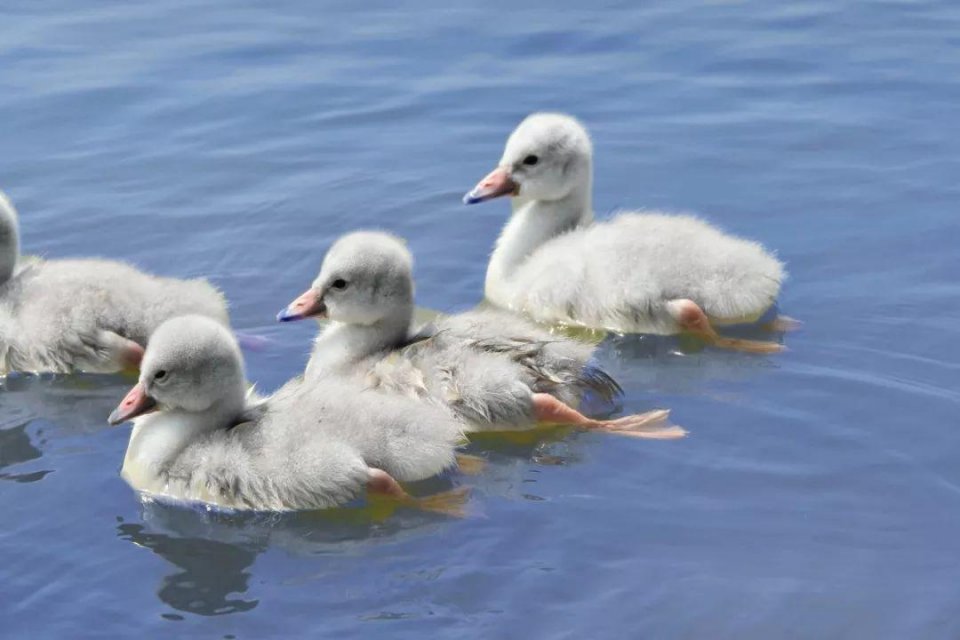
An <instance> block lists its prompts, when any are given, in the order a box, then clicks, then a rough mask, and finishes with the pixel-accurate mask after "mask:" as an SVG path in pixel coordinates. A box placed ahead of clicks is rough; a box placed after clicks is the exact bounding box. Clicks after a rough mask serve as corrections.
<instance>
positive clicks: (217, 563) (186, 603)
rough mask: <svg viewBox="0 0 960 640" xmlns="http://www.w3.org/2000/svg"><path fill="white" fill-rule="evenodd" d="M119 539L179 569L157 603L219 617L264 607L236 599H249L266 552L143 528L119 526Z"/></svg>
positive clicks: (168, 578) (169, 577) (160, 591)
mask: <svg viewBox="0 0 960 640" xmlns="http://www.w3.org/2000/svg"><path fill="white" fill-rule="evenodd" d="M117 536H118V537H120V538H121V539H123V540H128V541H130V542H132V543H134V544H135V545H137V546H139V547H144V548H146V549H150V550H151V551H153V552H154V553H156V554H157V555H159V556H161V557H163V558H164V559H165V560H166V561H168V562H170V563H171V564H173V565H174V566H176V567H177V569H178V570H177V571H174V572H173V573H170V574H168V575H166V576H164V577H163V578H162V580H161V584H160V588H159V589H158V590H157V597H159V598H160V600H162V601H163V602H165V603H166V604H168V605H170V606H171V607H173V608H174V609H177V610H178V611H185V612H187V613H195V614H198V615H202V616H218V615H224V614H228V613H237V612H241V611H249V610H250V609H253V608H254V607H256V606H257V604H258V603H259V601H258V600H255V599H251V600H245V599H243V598H241V597H231V595H232V594H244V593H246V591H247V588H248V586H249V585H248V582H249V580H250V572H249V571H248V570H249V568H250V567H251V565H253V561H254V559H255V558H256V557H257V553H258V552H259V551H260V549H257V548H255V547H253V546H243V545H236V544H230V543H225V542H217V541H215V540H205V539H203V538H193V537H190V538H178V537H174V536H169V535H166V534H163V533H151V532H150V531H148V530H147V528H146V527H145V526H144V525H140V524H120V525H118V526H117Z"/></svg>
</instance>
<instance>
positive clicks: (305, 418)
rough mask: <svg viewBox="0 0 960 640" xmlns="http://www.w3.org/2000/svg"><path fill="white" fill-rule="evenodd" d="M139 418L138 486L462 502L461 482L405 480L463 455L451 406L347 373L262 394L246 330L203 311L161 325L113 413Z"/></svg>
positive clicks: (250, 499) (190, 492)
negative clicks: (370, 385) (446, 485)
mask: <svg viewBox="0 0 960 640" xmlns="http://www.w3.org/2000/svg"><path fill="white" fill-rule="evenodd" d="M130 419H133V420H134V427H133V432H132V434H131V436H130V443H129V445H128V447H127V453H126V456H125V458H124V462H123V469H122V475H123V477H124V479H126V481H127V482H128V483H129V484H130V485H131V486H132V487H134V488H135V489H138V490H141V491H144V492H147V493H148V494H154V495H159V496H166V497H169V498H175V499H179V500H186V501H198V502H203V503H208V504H213V505H218V506H221V507H228V508H234V509H251V510H262V511H286V510H299V509H317V508H323V507H331V506H335V505H339V504H343V503H345V502H348V501H350V500H351V499H353V498H354V497H356V496H358V495H361V494H362V493H363V492H364V490H365V489H369V490H370V491H372V492H376V493H383V494H387V495H390V496H392V497H394V498H397V499H399V500H401V501H404V502H406V503H410V504H413V505H415V506H419V507H421V508H424V509H430V510H436V511H441V512H452V513H457V512H459V510H460V508H461V507H462V502H463V494H462V492H449V493H447V494H440V495H437V496H431V497H428V498H422V499H414V498H412V497H410V496H409V495H408V494H407V493H406V492H405V491H404V490H403V489H402V488H401V487H400V485H399V484H398V481H401V482H402V481H413V480H421V479H424V478H428V477H431V476H433V475H436V474H438V473H440V472H441V471H443V470H445V469H447V468H448V467H452V466H454V465H455V453H454V449H455V447H456V446H457V445H458V444H459V442H460V441H461V439H462V433H461V430H460V426H459V423H457V422H456V421H455V420H453V419H452V418H451V417H450V416H449V415H448V414H447V413H446V412H444V411H442V410H440V409H439V408H433V407H430V406H428V405H423V404H422V403H417V402H413V401H411V400H408V399H406V398H402V397H391V396H388V395H385V394H380V393H377V392H374V391H366V390H362V389H361V388H359V387H358V386H355V385H351V384H347V383H345V382H341V381H337V380H333V379H331V380H329V381H327V383H326V384H324V385H323V386H320V385H303V384H302V383H301V380H300V379H296V380H294V381H291V382H289V383H287V385H285V386H284V387H283V388H281V389H280V390H279V391H278V392H277V393H276V394H274V395H273V396H271V397H269V398H267V399H266V400H254V399H251V398H250V397H249V395H248V393H247V385H246V380H245V376H244V370H243V361H242V359H241V356H240V350H239V348H238V346H237V343H236V340H235V339H234V338H233V336H232V335H231V334H230V332H229V331H228V330H227V329H225V328H224V327H222V326H221V325H219V324H217V323H216V322H213V321H212V320H209V319H207V318H203V317H200V316H183V317H180V318H174V319H172V320H169V321H167V322H166V323H164V324H163V325H161V326H160V328H159V329H157V331H156V332H155V333H154V334H153V336H151V338H150V343H149V345H148V347H147V351H146V354H145V355H144V358H143V366H142V368H141V373H140V380H139V382H138V383H137V384H136V386H134V387H133V389H131V390H130V392H129V393H128V394H127V396H126V397H125V398H124V399H123V401H122V402H121V403H120V405H119V406H118V407H117V409H116V410H115V411H114V412H113V414H111V416H110V422H111V423H112V424H118V423H120V422H123V421H125V420H130Z"/></svg>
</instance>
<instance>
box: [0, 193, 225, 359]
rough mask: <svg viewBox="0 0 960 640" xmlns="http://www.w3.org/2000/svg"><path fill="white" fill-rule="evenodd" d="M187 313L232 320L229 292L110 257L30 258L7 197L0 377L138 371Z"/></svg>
mask: <svg viewBox="0 0 960 640" xmlns="http://www.w3.org/2000/svg"><path fill="white" fill-rule="evenodd" d="M184 313H195V314H200V315H205V316H208V317H210V318H213V319H215V320H217V321H218V322H221V323H223V324H224V325H227V324H228V322H229V321H228V318H227V306H226V302H225V301H224V299H223V295H221V294H220V292H219V291H217V290H216V289H215V288H214V287H213V286H211V285H210V284H209V283H208V282H207V281H206V280H202V279H199V280H176V279H173V278H160V277H157V276H152V275H148V274H145V273H143V272H141V271H138V270H136V269H134V268H133V267H131V266H129V265H126V264H123V263H121V262H112V261H108V260H93V259H89V260H40V259H24V258H22V257H21V256H20V238H19V229H18V224H17V213H16V210H15V209H14V208H13V205H12V204H11V203H10V201H9V200H8V199H7V198H6V196H4V195H3V193H0V374H3V373H8V372H10V371H46V372H54V373H69V372H72V371H90V372H94V373H111V372H115V371H120V370H122V369H124V368H127V367H131V366H133V367H135V366H138V365H139V363H140V358H141V357H143V346H144V345H145V344H146V343H147V338H148V337H149V336H150V334H151V333H152V332H153V330H154V329H156V328H157V327H158V326H160V324H161V323H162V322H163V321H164V320H167V319H169V318H172V317H174V316H178V315H182V314H184Z"/></svg>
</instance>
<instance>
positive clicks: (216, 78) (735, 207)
mask: <svg viewBox="0 0 960 640" xmlns="http://www.w3.org/2000/svg"><path fill="white" fill-rule="evenodd" d="M594 4H595V3H594ZM586 6H587V5H584V4H583V3H576V2H563V3H550V4H549V5H543V6H540V7H534V6H532V5H530V4H529V3H505V2H483V3H480V2H477V3H447V2H434V1H428V2H423V3H417V4H416V6H415V8H409V9H405V10H401V9H399V8H398V7H397V6H396V5H395V3H388V2H369V3H368V2H364V3H346V2H344V3H315V2H307V1H304V0H292V1H280V2H271V3H253V2H208V1H189V0H172V1H170V2H163V3H142V4H137V3H128V2H117V1H109V2H97V1H93V2H85V3H80V4H78V3H73V2H66V1H64V0H43V1H40V2H33V1H31V2H26V1H24V0H13V1H12V2H9V1H8V2H7V3H5V5H4V7H3V10H2V19H0V142H2V153H0V185H2V188H4V189H6V190H7V191H8V192H9V193H10V195H11V196H12V197H13V198H14V200H15V202H16V203H17V204H18V206H19V209H20V211H21V216H22V221H21V224H22V229H23V236H24V247H25V248H26V250H27V251H29V252H31V253H38V254H44V255H49V256H68V255H92V254H103V255H111V256H115V257H117V258H121V259H126V260H130V261H134V262H136V263H137V264H140V265H142V266H144V267H146V268H149V269H152V270H155V271H160V272H164V273H170V274H176V275H182V276H195V275H201V274H202V275H208V276H210V277H211V278H212V279H213V280H215V281H216V283H217V284H219V285H220V286H221V287H222V288H223V289H224V290H225V291H226V292H227V294H228V295H229V297H230V299H231V301H232V303H233V312H234V318H235V324H236V326H237V327H239V328H240V329H242V330H244V331H246V332H249V333H253V334H258V335H261V336H264V337H266V338H268V339H269V344H268V345H267V347H266V348H264V349H262V350H259V351H254V352H249V353H248V354H247V358H248V367H249V373H250V376H251V378H252V379H254V380H256V381H257V382H258V383H259V384H260V386H261V387H263V388H265V389H272V388H275V387H276V386H278V385H279V384H280V383H282V382H283V381H284V380H286V379H287V378H289V377H290V376H292V375H294V374H295V373H296V372H298V371H299V370H300V369H301V368H302V365H303V363H304V361H305V357H306V352H307V349H308V346H307V343H308V340H309V338H310V336H311V334H312V332H313V330H314V329H313V327H311V326H306V324H303V325H300V326H293V327H291V326H282V327H281V326H277V325H275V324H274V323H273V315H274V313H275V311H276V310H277V309H279V308H280V307H281V306H282V305H284V304H286V302H288V301H289V299H290V298H291V297H292V296H294V295H296V294H297V293H299V292H300V291H301V290H302V289H303V287H304V286H305V285H306V284H307V283H308V282H309V281H310V280H311V279H312V277H313V275H314V274H315V272H316V269H317V267H318V266H319V261H320V258H321V256H322V254H323V252H324V250H325V248H326V247H327V246H328V244H329V242H330V241H331V240H332V239H333V238H335V237H336V236H337V235H338V234H340V233H343V232H344V231H347V230H349V229H353V228H355V227H361V226H367V227H369V226H375V227H381V228H386V229H390V230H393V231H396V232H398V233H401V234H403V235H404V236H405V237H406V238H408V240H409V242H410V245H411V247H412V249H413V251H414V252H415V254H416V256H417V260H418V263H417V277H418V282H419V287H418V296H419V303H420V304H421V305H423V306H426V307H431V308H435V309H440V310H458V309H464V308H468V307H470V306H471V305H473V304H475V303H476V302H477V301H478V298H479V294H480V291H481V285H482V281H483V274H484V269H485V264H486V258H487V256H488V253H489V251H490V247H491V245H492V243H493V241H494V239H495V237H496V234H497V232H498V229H499V228H500V226H501V225H502V224H503V222H504V220H505V217H506V213H507V205H506V203H505V202H498V203H490V204H487V205H482V206H476V207H471V208H466V207H463V206H462V205H460V199H459V198H460V195H461V194H462V193H463V192H464V191H465V190H466V189H468V188H469V187H471V186H472V185H473V183H474V182H475V181H476V180H477V179H478V178H479V177H481V176H482V175H483V174H484V173H485V172H486V171H487V170H488V169H489V168H491V167H492V166H493V164H494V163H495V161H496V160H497V159H498V158H499V153H500V148H501V145H502V143H503V140H504V138H505V136H506V135H507V133H509V131H510V129H511V128H512V127H513V126H514V124H516V122H517V121H518V120H519V119H520V118H521V117H522V116H523V115H525V114H526V113H527V112H529V111H532V110H535V109H559V110H564V111H569V112H572V113H575V114H577V115H578V116H579V117H581V118H582V119H583V120H584V121H585V122H586V123H587V124H588V125H589V126H590V128H591V130H592V132H593V135H594V138H595V146H596V150H597V163H596V169H597V176H596V189H597V195H596V200H595V203H596V206H597V209H598V211H599V212H601V213H606V212H610V211H613V210H615V209H617V208H621V207H641V206H644V207H663V208H669V209H673V210H687V211H696V212H699V213H702V214H703V215H705V216H706V217H708V218H709V219H710V220H713V221H716V222H718V223H720V224H722V225H723V226H724V227H726V228H727V229H730V230H732V231H735V232H738V233H742V234H745V235H748V236H750V237H753V238H756V239H758V240H760V241H762V242H764V243H765V244H767V245H768V246H770V247H774V248H776V249H777V250H778V252H779V254H780V256H781V257H782V258H784V259H785V260H786V261H787V262H788V264H789V268H790V272H791V279H790V281H789V283H788V285H787V286H786V288H785V291H784V295H783V297H782V299H781V306H782V308H783V309H784V310H785V311H786V312H787V313H789V314H790V315H792V316H796V317H798V318H800V319H801V320H803V321H804V323H805V324H804V326H803V329H802V330H801V331H799V332H796V333H793V334H790V335H788V336H787V338H786V340H787V343H788V345H789V347H790V351H789V352H788V353H786V354H784V355H781V356H776V357H770V358H765V357H756V356H750V355H744V354H738V353H729V352H721V351H715V350H710V349H707V350H698V349H697V348H696V346H695V345H685V344H679V343H677V342H676V341H674V340H672V339H656V340H650V339H637V338H632V339H620V340H614V341H610V342H608V343H606V344H605V345H604V347H603V361H604V362H605V363H606V364H607V365H608V366H609V367H610V368H611V369H612V370H614V371H615V372H616V373H617V374H618V376H619V377H620V378H621V379H622V381H623V382H624V386H625V387H626V389H627V399H626V402H625V405H626V408H627V409H630V410H633V411H639V410H645V409H647V408H650V407H653V406H669V407H672V408H673V410H674V416H675V418H676V420H677V422H679V423H681V424H683V425H685V426H686V427H688V428H689V429H690V431H691V437H689V438H688V439H686V440H683V441H677V442H650V441H637V440H624V439H617V438H614V437H603V436H600V435H589V434H566V435H563V434H560V435H558V436H557V437H555V438H552V439H549V440H543V441H535V442H530V443H522V442H521V443H513V442H494V443H490V444H489V446H487V445H486V444H484V445H483V446H478V447H477V449H478V452H479V453H480V454H481V455H484V456H485V457H486V458H487V459H488V460H489V463H490V464H489V466H488V468H487V470H486V472H485V473H483V474H482V475H480V476H476V477H471V478H464V479H458V480H457V481H458V482H463V483H464V484H466V485H469V486H471V487H473V492H472V495H471V498H470V508H471V512H472V515H471V517H468V518H466V519H463V520H459V521H450V520H444V519H442V518H436V517H431V516H428V515H424V514H419V513H415V512H399V513H396V514H393V515H392V516H389V517H387V514H385V513H382V512H378V511H377V510H376V509H372V510H371V509H367V510H347V511H344V512H334V513H321V514H304V515H301V516H296V517H284V518H265V517H264V518H239V517H237V518H231V517H223V516H221V517H212V516H210V515H205V514H202V513H197V512H193V511H185V510H177V509H170V508H164V507H159V506H156V505H146V506H143V505H141V504H140V503H139V502H138V501H137V499H136V497H135V496H134V495H133V493H132V492H131V491H130V490H129V488H128V487H127V486H126V485H125V484H124V482H123V481H122V480H121V479H120V477H119V475H118V467H119V465H120V462H121V459H122V455H123V451H124V448H125V444H126V438H127V436H128V429H127V428H119V429H111V428H108V427H107V426H106V424H105V416H106V415H107V413H109V411H110V409H111V408H112V407H113V406H114V405H115V403H116V402H117V400H118V398H119V397H121V395H122V393H123V391H124V388H125V386H126V385H127V384H128V382H129V381H127V380H123V379H121V378H110V377H106V378H103V377H93V376H90V377H87V376H79V377H71V378H63V377H60V378H23V377H16V378H11V379H9V380H7V381H6V382H4V384H3V388H2V390H0V512H2V513H3V518H2V519H3V526H2V527H0V564H2V567H3V574H2V575H3V580H2V582H0V625H2V629H3V635H5V636H8V637H11V638H12V637H27V636H28V634H30V635H31V637H41V638H55V637H56V638H59V637H73V638H79V637H88V636H98V635H102V634H110V635H113V636H115V637H129V636H132V635H133V634H134V633H136V634H138V636H139V635H140V634H143V635H145V636H148V637H173V636H174V634H176V637H182V638H190V637H211V638H219V637H223V638H265V637H283V638H291V637H298V636H303V637H322V636H324V635H330V636H337V637H343V636H374V634H376V635H377V636H378V637H405V638H424V637H443V638H464V637H484V638H508V637H532V638H584V637H651V638H667V637H677V638H679V637H683V638H738V639H740V638H764V639H765V638H784V637H795V638H905V637H914V638H919V637H924V638H934V637H938V638H948V637H957V636H958V635H960V622H958V619H957V615H956V612H957V610H958V607H960V586H958V579H957V578H958V575H957V561H956V559H957V557H958V554H960V464H958V459H960V431H958V429H957V424H956V422H957V420H956V416H957V410H958V405H960V391H958V385H957V381H958V373H960V364H958V363H960V322H958V319H960V284H958V273H960V269H958V251H957V243H958V240H960V222H958V212H957V203H958V196H960V187H958V177H960V143H958V136H957V132H958V131H960V116H958V114H960V107H958V105H960V80H958V78H960V55H958V46H960V35H958V34H960V5H957V4H956V3H954V2H949V1H948V0H940V1H930V2H909V1H902V2H900V1H877V2H862V3H853V2H850V3H844V2H828V1H824V2H803V3H772V2H762V1H760V0H755V1H745V2H711V3H699V2H692V1H687V0H681V1H675V2H669V3H653V4H648V5H645V6H641V5H640V4H639V3H624V4H622V5H611V6H600V5H596V6H591V7H590V8H589V9H588V8H586Z"/></svg>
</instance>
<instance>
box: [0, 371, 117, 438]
mask: <svg viewBox="0 0 960 640" xmlns="http://www.w3.org/2000/svg"><path fill="white" fill-rule="evenodd" d="M131 379H132V378H130V377H126V376H122V375H91V374H73V375H61V374H40V375H36V374H22V373H12V374H10V375H7V376H5V377H3V378H2V379H0V389H2V390H3V393H0V415H3V419H4V421H5V422H9V421H10V420H11V419H14V420H16V419H19V420H24V419H27V418H35V417H40V418H43V419H45V420H49V421H50V422H52V423H53V424H56V425H59V426H61V427H67V428H69V430H70V431H71V432H72V433H92V432H96V431H99V430H101V429H105V428H107V415H109V413H110V410H111V409H112V408H113V407H114V406H115V405H116V403H117V401H118V400H119V399H120V398H122V397H123V395H124V393H126V391H127V388H128V387H129V386H130V381H131ZM0 426H2V425H0Z"/></svg>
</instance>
